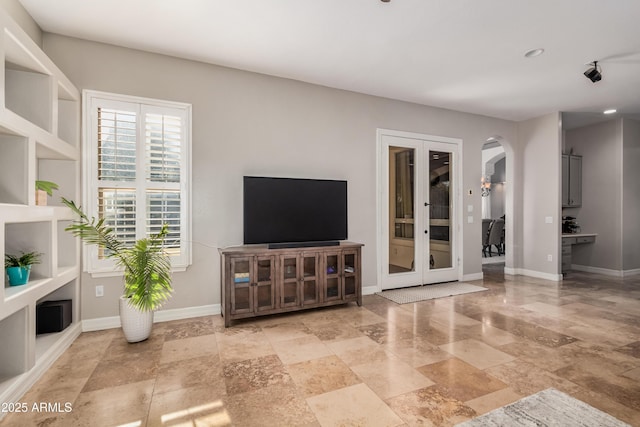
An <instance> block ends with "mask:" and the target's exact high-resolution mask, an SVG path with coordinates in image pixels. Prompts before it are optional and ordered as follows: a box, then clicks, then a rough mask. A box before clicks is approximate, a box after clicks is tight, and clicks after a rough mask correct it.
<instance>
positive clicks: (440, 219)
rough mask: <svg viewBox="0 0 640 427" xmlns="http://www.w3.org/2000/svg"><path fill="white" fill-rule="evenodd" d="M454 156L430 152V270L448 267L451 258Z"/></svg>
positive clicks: (451, 264) (451, 263) (441, 152)
mask: <svg viewBox="0 0 640 427" xmlns="http://www.w3.org/2000/svg"><path fill="white" fill-rule="evenodd" d="M452 159H453V156H451V154H450V153H448V152H443V151H429V259H428V265H429V269H430V270H436V269H440V268H450V267H452V266H453V260H452V250H451V249H452V248H451V244H452V239H451V237H452V236H451V231H452V228H451V201H452V200H453V195H452V193H451V189H452V185H451V179H452V178H453V173H452V170H453V169H452V168H453V165H452V164H451V162H452Z"/></svg>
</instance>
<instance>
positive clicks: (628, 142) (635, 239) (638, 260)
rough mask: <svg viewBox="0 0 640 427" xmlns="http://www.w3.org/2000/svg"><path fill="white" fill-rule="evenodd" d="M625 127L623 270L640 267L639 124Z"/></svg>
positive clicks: (625, 123)
mask: <svg viewBox="0 0 640 427" xmlns="http://www.w3.org/2000/svg"><path fill="white" fill-rule="evenodd" d="M622 123H623V125H622V151H623V156H622V171H623V177H622V236H623V237H622V238H623V247H622V269H623V270H635V269H639V268H640V167H639V166H640V122H638V121H636V120H631V119H623V122H622Z"/></svg>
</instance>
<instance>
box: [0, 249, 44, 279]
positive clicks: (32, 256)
mask: <svg viewBox="0 0 640 427" xmlns="http://www.w3.org/2000/svg"><path fill="white" fill-rule="evenodd" d="M41 256H42V254H41V253H40V252H21V253H20V256H18V255H11V254H5V256H4V268H5V271H6V272H7V276H9V285H10V286H18V285H26V284H27V282H28V281H29V273H31V266H32V265H33V264H40V257H41Z"/></svg>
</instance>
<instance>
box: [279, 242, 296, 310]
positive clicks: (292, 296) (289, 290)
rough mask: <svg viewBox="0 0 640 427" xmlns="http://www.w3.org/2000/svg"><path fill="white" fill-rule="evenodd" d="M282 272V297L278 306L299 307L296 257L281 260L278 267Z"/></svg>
mask: <svg viewBox="0 0 640 427" xmlns="http://www.w3.org/2000/svg"><path fill="white" fill-rule="evenodd" d="M280 268H281V270H282V272H281V274H282V295H281V296H280V305H281V306H282V307H291V306H298V305H300V297H299V292H298V289H299V287H300V286H299V283H300V282H299V277H298V256H297V255H295V256H292V257H288V258H282V263H281V265H280Z"/></svg>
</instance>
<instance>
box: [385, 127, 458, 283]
mask: <svg viewBox="0 0 640 427" xmlns="http://www.w3.org/2000/svg"><path fill="white" fill-rule="evenodd" d="M378 149H379V153H378V158H379V161H380V164H379V169H378V170H379V177H378V186H379V194H380V195H381V203H380V204H379V205H380V212H379V224H380V231H381V242H382V245H381V251H380V256H381V262H380V267H381V271H380V279H381V284H382V288H383V289H393V288H401V287H408V286H416V285H423V284H433V283H441V282H448V281H454V280H458V278H459V276H460V275H459V263H458V229H459V216H460V215H459V213H458V210H457V207H458V200H457V199H458V195H459V194H460V193H459V188H458V187H459V182H458V181H459V171H460V164H459V163H460V154H459V153H460V140H456V139H453V138H441V137H430V136H426V135H416V134H410V133H404V132H396V131H383V130H379V131H378Z"/></svg>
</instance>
